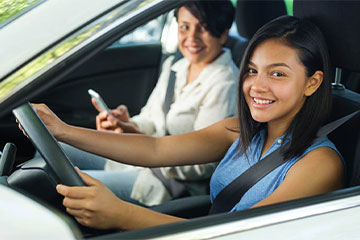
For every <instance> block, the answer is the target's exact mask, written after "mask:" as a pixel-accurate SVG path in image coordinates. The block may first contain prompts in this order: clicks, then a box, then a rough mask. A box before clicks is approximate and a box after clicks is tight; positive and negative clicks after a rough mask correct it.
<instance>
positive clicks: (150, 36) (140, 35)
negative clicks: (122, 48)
mask: <svg viewBox="0 0 360 240" xmlns="http://www.w3.org/2000/svg"><path fill="white" fill-rule="evenodd" d="M165 18H166V16H165V15H161V16H159V17H157V18H155V19H153V20H151V21H149V22H147V23H146V24H144V25H142V26H140V27H138V28H136V29H135V30H134V31H132V32H130V33H129V34H127V35H125V36H124V37H122V38H121V39H120V40H119V41H117V42H115V43H114V45H115V46H119V45H124V44H131V43H145V42H152V41H157V42H158V41H160V39H161V33H162V30H163V27H164V24H165Z"/></svg>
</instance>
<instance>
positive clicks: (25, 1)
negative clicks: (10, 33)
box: [0, 0, 40, 25]
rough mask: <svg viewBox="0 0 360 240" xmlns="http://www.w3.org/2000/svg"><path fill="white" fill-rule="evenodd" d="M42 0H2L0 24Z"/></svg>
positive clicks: (0, 3)
mask: <svg viewBox="0 0 360 240" xmlns="http://www.w3.org/2000/svg"><path fill="white" fill-rule="evenodd" d="M38 2H40V0H1V1H0V25H1V24H3V23H5V22H7V21H9V20H11V19H13V18H15V17H16V16H18V15H20V14H21V13H23V12H25V11H26V10H27V9H29V8H30V7H32V6H34V5H35V4H37V3H38Z"/></svg>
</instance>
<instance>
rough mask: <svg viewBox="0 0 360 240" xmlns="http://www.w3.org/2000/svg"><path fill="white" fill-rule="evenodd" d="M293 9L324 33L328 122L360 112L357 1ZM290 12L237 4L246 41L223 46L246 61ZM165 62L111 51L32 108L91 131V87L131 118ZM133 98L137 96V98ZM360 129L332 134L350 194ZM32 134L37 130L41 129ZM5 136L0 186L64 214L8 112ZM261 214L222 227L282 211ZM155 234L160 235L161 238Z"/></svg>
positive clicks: (189, 207) (178, 204)
mask: <svg viewBox="0 0 360 240" xmlns="http://www.w3.org/2000/svg"><path fill="white" fill-rule="evenodd" d="M293 6H294V13H293V15H294V16H297V17H299V18H306V19H309V20H311V21H312V22H314V23H315V24H316V25H317V26H318V27H319V28H320V29H321V30H322V32H323V33H324V35H325V39H326V41H327V44H328V48H329V52H330V58H331V62H332V65H333V66H332V67H333V70H334V71H333V73H334V76H335V81H334V84H333V90H332V96H333V108H332V112H331V116H330V118H329V122H331V121H334V120H336V119H339V118H341V117H343V116H345V115H348V114H350V113H353V112H356V111H358V110H360V74H359V73H360V65H359V59H360V45H359V44H358V43H359V42H360V32H359V31H357V26H355V25H356V24H354V23H359V22H360V16H359V14H358V13H359V11H360V4H359V3H358V2H356V1H346V2H340V1H315V2H312V1H301V0H294V5H293ZM318 9H322V10H321V11H319V10H318ZM254 12H256V14H254ZM286 13H287V11H286V8H285V4H284V2H283V1H241V0H238V1H237V6H236V17H235V22H236V26H237V30H238V33H239V35H240V36H241V37H242V38H241V39H239V38H237V37H236V36H230V37H229V39H228V41H227V43H226V47H228V48H230V49H231V52H232V56H233V59H234V61H235V62H236V64H239V63H240V62H241V58H242V54H243V53H244V50H245V48H246V45H247V40H244V39H250V38H251V37H252V35H253V34H254V33H255V31H256V30H257V29H258V28H259V27H260V26H261V25H263V24H264V23H266V22H268V21H269V20H271V19H274V18H276V17H278V16H281V15H284V14H286ZM124 56H126V57H124ZM149 56H151V57H149ZM139 59H141V61H139ZM163 60H164V56H163V53H162V46H161V43H159V42H150V43H146V44H134V45H131V44H129V45H122V46H121V47H115V46H111V47H108V48H106V49H104V50H103V51H101V52H100V53H99V54H97V55H95V56H94V57H92V58H91V59H90V60H89V61H86V62H85V63H84V64H82V65H81V66H80V67H79V68H77V69H76V70H75V71H73V72H72V73H71V74H69V75H68V76H67V77H66V78H64V79H63V80H62V81H61V82H59V83H58V84H57V85H56V86H55V87H53V88H51V89H49V90H48V91H46V92H45V93H43V94H41V95H39V96H37V97H36V98H34V99H31V101H32V102H44V103H46V104H47V105H48V106H49V107H50V108H51V109H52V110H53V111H54V112H55V113H57V114H58V115H59V117H60V118H62V119H63V120H65V122H68V123H70V124H74V125H79V126H83V127H92V128H94V118H95V116H96V113H97V112H96V110H95V109H94V108H93V107H92V105H91V103H90V98H89V96H88V94H87V90H88V89H89V88H92V89H96V90H97V91H98V92H99V93H101V94H102V96H103V98H104V100H105V101H106V102H107V103H108V105H109V106H110V107H111V108H114V107H115V106H116V105H117V104H118V103H126V104H127V106H128V108H129V113H130V115H134V114H136V113H138V112H139V111H140V109H141V107H142V106H143V105H144V104H145V103H146V101H147V98H148V96H149V95H150V93H151V91H152V89H153V88H154V86H155V84H156V80H157V77H158V74H159V71H160V68H161V63H162V61H163ZM109 86H111V87H109ZM135 91H136V94H134V92H135ZM74 102H76V104H74ZM17 117H18V115H17ZM359 129H360V114H357V115H356V116H354V117H353V118H352V119H350V120H349V121H347V122H346V123H344V124H343V125H342V126H340V127H339V128H337V129H336V130H335V131H334V132H333V133H331V134H330V135H329V138H330V139H331V140H332V141H333V142H334V143H335V145H336V147H337V148H338V149H339V151H340V152H341V154H342V156H343V158H344V160H345V162H346V174H347V175H346V186H347V187H356V186H358V185H359V184H360V131H359ZM34 131H38V129H35V130H34ZM0 133H1V135H2V136H3V137H2V139H1V141H0V148H1V147H2V146H4V149H3V154H2V155H1V159H0V176H2V177H0V183H2V184H5V185H8V186H10V187H12V188H15V189H17V190H19V191H21V192H24V194H26V195H28V196H32V197H33V198H35V199H39V200H40V201H42V202H45V203H47V204H50V206H51V207H53V208H55V209H58V210H60V211H62V212H65V211H64V208H63V206H62V198H61V197H60V196H59V195H58V194H57V193H56V191H55V185H56V184H57V183H58V182H60V181H61V180H59V179H58V178H57V176H58V175H57V173H54V172H53V170H52V168H51V167H49V166H48V164H47V163H46V162H44V161H42V160H40V159H33V160H31V161H27V160H28V159H31V158H32V155H33V153H34V150H35V148H34V146H33V144H32V142H31V141H30V140H29V139H27V138H26V137H24V136H23V135H22V133H21V131H19V130H18V127H17V124H16V123H15V117H14V116H13V115H12V114H11V113H9V114H8V115H5V116H4V117H3V118H1V119H0ZM44 141H45V142H44V143H42V144H45V145H46V140H44ZM8 142H14V143H15V144H10V143H8ZM5 143H7V144H5ZM15 145H16V146H17V148H18V150H16V147H15ZM34 145H36V144H34ZM37 147H39V146H37ZM49 158H51V152H49ZM60 168H62V167H60ZM34 186H36V187H34ZM45 193H46V194H45ZM326 196H330V197H331V196H332V195H331V193H330V195H329V194H325V195H324V197H326ZM310 199H313V198H310ZM299 201H301V200H295V202H296V203H301V202H299ZM286 204H287V205H286ZM210 206H211V203H210V199H209V195H204V196H192V197H186V198H180V199H176V200H172V201H169V202H166V203H164V204H161V205H159V206H155V207H152V209H153V210H156V211H159V212H163V213H167V214H171V215H175V216H179V217H185V218H197V217H202V216H206V215H207V214H208V212H209V209H210ZM281 206H282V205H281ZM284 206H285V208H287V207H291V202H289V203H285V205H284ZM261 209H264V208H261ZM261 209H259V210H258V209H255V211H253V212H249V211H250V210H246V211H244V213H234V214H229V217H228V218H227V220H225V221H231V219H234V218H238V217H239V216H240V215H239V214H243V216H244V217H246V216H252V215H254V214H255V215H256V214H257V213H258V212H259V214H262V213H264V212H267V211H268V212H269V211H270V212H271V211H277V210H279V209H281V207H280V208H276V207H274V208H273V209H269V208H266V207H265V209H264V211H262V210H261ZM221 216H223V214H220V216H219V217H217V216H215V217H214V218H213V220H212V221H211V222H207V223H204V222H201V219H200V220H199V221H198V222H193V226H188V228H189V229H191V228H194V227H199V226H205V225H206V224H210V225H214V224H218V223H219V222H222V221H224V219H221V218H220V217H221ZM196 223H198V224H196ZM184 226H187V225H186V224H185V225H184ZM79 228H80V229H81V231H82V232H83V236H84V237H91V236H96V235H103V234H106V233H112V232H113V231H98V230H93V229H89V228H85V227H82V226H80V225H79ZM157 229H158V230H159V231H160V230H161V231H168V232H171V231H173V232H176V231H178V230H177V229H176V228H175V227H173V228H171V227H170V228H167V229H166V228H164V227H162V226H160V227H157ZM150 233H151V232H149V231H146V230H145V231H143V232H140V233H136V232H135V233H131V232H129V233H123V234H125V235H122V236H123V237H126V236H128V237H129V238H131V237H132V236H134V237H138V238H141V236H147V237H148V236H149V235H146V234H150ZM115 234H116V233H115ZM126 234H127V235H126ZM136 234H138V235H136ZM141 234H143V235H141ZM151 234H155V235H153V236H156V234H159V233H158V232H157V233H154V232H153V233H151ZM102 237H104V236H102ZM112 237H117V235H112V234H109V235H107V236H105V238H104V239H106V238H108V239H111V238H112Z"/></svg>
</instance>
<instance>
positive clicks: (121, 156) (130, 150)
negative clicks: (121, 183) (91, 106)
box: [58, 125, 159, 167]
mask: <svg viewBox="0 0 360 240" xmlns="http://www.w3.org/2000/svg"><path fill="white" fill-rule="evenodd" d="M58 140H59V141H61V142H65V143H67V144H70V145H72V146H74V147H77V148H79V149H82V150H84V151H87V152H91V153H94V154H97V155H101V156H103V157H105V158H109V159H113V160H116V161H119V162H123V163H127V164H132V165H139V166H145V167H153V166H157V165H158V164H159V163H156V162H155V161H153V159H156V149H155V143H156V139H155V138H153V137H149V136H146V135H139V134H117V133H111V132H102V131H97V130H92V129H86V128H81V127H75V126H70V125H67V126H66V127H64V130H63V134H61V135H60V136H58ZM140 146H141V147H140Z"/></svg>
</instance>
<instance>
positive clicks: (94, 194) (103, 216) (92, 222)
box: [56, 168, 123, 229]
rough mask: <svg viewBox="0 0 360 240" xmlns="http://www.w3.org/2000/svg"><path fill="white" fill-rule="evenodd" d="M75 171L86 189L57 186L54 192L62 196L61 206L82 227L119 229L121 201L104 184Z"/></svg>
mask: <svg viewBox="0 0 360 240" xmlns="http://www.w3.org/2000/svg"><path fill="white" fill-rule="evenodd" d="M77 171H78V173H79V175H80V176H81V177H82V179H83V180H84V182H85V183H86V184H87V185H88V186H86V187H69V186H65V185H61V184H59V185H57V187H56V190H57V192H58V193H59V194H61V195H63V196H64V200H63V205H64V206H65V207H66V211H67V212H68V213H69V214H71V215H73V216H74V217H75V219H76V220H77V221H78V222H79V223H80V224H82V225H85V226H88V227H93V228H98V229H111V228H120V226H119V224H120V222H121V221H120V220H119V217H120V216H121V215H122V214H121V213H122V212H123V210H121V209H122V206H123V201H122V200H120V199H119V198H117V197H116V196H115V195H114V194H113V193H112V192H111V191H110V190H109V189H108V188H107V187H106V186H105V185H104V184H102V183H101V182H100V181H98V180H96V179H94V178H92V177H90V176H89V175H87V174H86V173H83V172H81V171H80V170H79V169H78V168H77Z"/></svg>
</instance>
